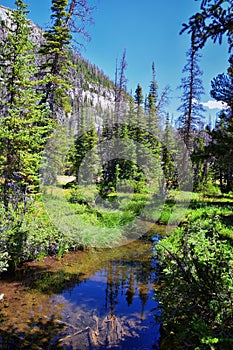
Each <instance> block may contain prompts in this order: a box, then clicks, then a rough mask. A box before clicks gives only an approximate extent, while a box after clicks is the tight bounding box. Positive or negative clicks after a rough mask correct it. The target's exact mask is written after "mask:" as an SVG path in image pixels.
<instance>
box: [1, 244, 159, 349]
mask: <svg viewBox="0 0 233 350" xmlns="http://www.w3.org/2000/svg"><path fill="white" fill-rule="evenodd" d="M152 248H153V247H152V244H151V243H148V242H143V241H139V242H133V243H131V244H130V245H128V246H124V247H121V248H118V249H111V250H110V249H109V250H105V251H90V252H87V253H84V254H82V257H81V258H80V254H69V255H68V256H66V257H64V258H63V259H61V260H60V261H58V262H56V264H54V266H53V268H51V267H50V268H47V267H46V268H43V269H41V270H40V269H37V268H35V267H34V270H35V271H34V272H33V273H31V272H30V273H29V274H26V277H25V278H24V280H23V287H24V290H23V291H22V292H20V293H19V294H17V298H18V301H17V303H14V302H13V299H14V298H11V301H12V302H11V303H10V302H8V303H9V305H8V307H7V308H6V309H5V310H7V312H5V316H4V326H2V327H0V328H1V333H0V335H1V337H0V341H1V343H0V344H1V345H0V348H1V349H3V350H4V349H7V350H8V349H43V350H46V349H77V350H84V349H101V350H102V349H130V350H131V349H138V350H139V349H140V350H143V349H152V348H154V349H155V348H156V344H157V342H158V339H159V325H158V324H156V323H155V321H154V318H153V314H154V312H152V311H151V310H152V309H153V308H156V306H157V304H156V302H155V301H154V300H153V288H152V284H153V282H154V279H155V270H154V267H155V265H156V262H155V261H154V257H153V250H152ZM55 265H56V266H55ZM20 282H21V283H22V281H20ZM9 286H10V283H8V285H7V287H8V288H9ZM11 287H12V281H11ZM6 294H7V293H6ZM12 295H14V294H13V292H12ZM9 297H10V296H9ZM0 308H1V305H0ZM3 309H4V306H3ZM14 309H16V310H17V315H18V316H17V317H15V315H16V314H14ZM32 310H33V313H32ZM38 310H39V311H38ZM3 314H4V312H3Z"/></svg>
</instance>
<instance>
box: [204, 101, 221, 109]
mask: <svg viewBox="0 0 233 350" xmlns="http://www.w3.org/2000/svg"><path fill="white" fill-rule="evenodd" d="M201 104H202V105H203V106H204V107H207V108H209V109H228V105H227V103H225V102H222V101H214V100H209V101H207V102H201Z"/></svg>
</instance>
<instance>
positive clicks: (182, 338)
mask: <svg viewBox="0 0 233 350" xmlns="http://www.w3.org/2000/svg"><path fill="white" fill-rule="evenodd" d="M218 226H219V219H218V217H217V216H216V215H211V216H209V218H208V220H206V218H199V219H198V220H196V222H195V223H193V222H192V223H190V224H189V223H188V224H186V225H185V226H184V227H183V228H182V229H177V230H176V231H175V232H174V233H173V234H172V235H171V236H170V237H167V238H166V239H163V240H162V241H161V242H160V243H159V244H158V245H157V253H158V258H159V262H160V265H161V267H162V272H161V277H160V281H161V288H160V289H158V291H157V292H156V293H157V298H159V300H160V303H161V308H162V320H163V322H164V324H163V331H164V332H165V334H167V335H170V336H169V339H170V340H169V341H171V338H172V346H171V347H169V345H168V344H167V345H166V346H167V347H166V349H173V348H175V349H187V348H192V349H195V347H196V349H210V348H211V349H221V350H222V349H229V344H230V342H233V339H232V334H233V314H232V309H233V274H232V266H233V251H232V246H231V243H230V241H228V240H226V239H224V238H223V237H222V235H221V234H220V233H219V232H218V230H217V227H218Z"/></svg>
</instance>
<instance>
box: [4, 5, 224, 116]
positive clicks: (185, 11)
mask: <svg viewBox="0 0 233 350" xmlns="http://www.w3.org/2000/svg"><path fill="white" fill-rule="evenodd" d="M25 2H26V3H27V4H28V5H29V10H30V11H31V12H30V14H29V17H30V18H31V19H32V20H33V21H34V22H36V23H37V24H39V25H40V26H42V27H43V26H44V25H45V24H46V22H48V21H49V16H50V11H49V8H50V5H51V1H49V0H40V1H36V0H25ZM91 2H92V3H93V4H95V5H96V10H95V11H94V13H93V19H94V22H95V24H93V25H92V26H90V27H89V28H88V31H89V33H90V35H91V37H92V40H91V41H90V42H87V43H86V44H85V47H86V48H85V50H82V52H81V53H82V55H83V56H84V57H85V58H87V59H88V60H89V61H90V62H92V63H95V64H96V65H97V66H99V67H100V68H101V69H103V71H104V72H105V73H106V74H107V75H108V76H109V77H110V78H111V79H114V72H115V65H116V58H118V60H120V59H121V56H122V52H123V50H124V48H125V49H126V52H127V55H126V59H127V63H128V67H127V71H126V75H127V78H128V90H129V91H130V90H131V89H132V91H133V92H134V91H135V88H136V86H137V83H140V84H141V85H142V87H143V92H144V94H146V93H148V88H149V84H150V80H151V64H152V62H153V61H154V62H155V68H156V78H157V82H158V86H159V91H160V92H162V90H163V88H164V87H165V86H166V85H170V87H171V89H172V93H171V102H170V106H169V107H168V110H169V112H170V113H174V116H175V117H177V112H176V109H177V107H178V105H179V99H178V97H179V96H180V95H181V91H180V90H177V89H176V88H177V86H178V85H180V80H181V76H182V73H181V72H182V69H183V66H184V65H185V63H186V56H185V52H186V51H187V50H188V49H189V42H190V39H189V36H188V35H187V34H183V35H179V31H180V30H181V28H182V23H184V22H187V20H188V18H189V17H190V16H191V15H192V14H194V13H195V12H197V11H198V10H199V5H200V1H195V0H177V1H175V0H144V1H142V0H96V1H95V0H91ZM0 3H1V4H2V5H5V6H9V7H12V6H13V4H14V0H2V1H0ZM228 56H229V55H228V48H227V45H226V42H223V44H222V45H221V46H219V45H218V44H212V43H211V42H209V43H208V44H207V45H206V47H205V48H204V49H203V50H202V59H201V62H200V67H201V69H202V70H203V72H204V75H203V78H202V79H203V85H204V88H205V92H206V95H205V96H203V102H208V101H209V100H211V97H210V96H209V90H210V81H211V79H212V78H213V77H215V76H216V75H217V74H219V73H222V72H224V71H226V69H227V66H228ZM216 112H217V110H216V109H211V110H209V109H207V112H206V115H207V117H208V115H209V113H211V115H212V116H214V115H215V113H216Z"/></svg>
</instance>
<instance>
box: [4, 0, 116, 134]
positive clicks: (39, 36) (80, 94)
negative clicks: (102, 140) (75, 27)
mask: <svg viewBox="0 0 233 350" xmlns="http://www.w3.org/2000/svg"><path fill="white" fill-rule="evenodd" d="M11 11H13V10H12V9H10V8H7V7H5V6H2V5H0V41H1V40H3V39H6V37H7V30H6V27H11V20H10V18H9V13H10V12H11ZM30 26H31V34H30V37H31V40H32V41H33V42H34V43H35V44H36V46H35V51H36V52H37V51H38V48H39V47H40V46H41V44H42V42H43V40H44V39H43V30H42V29H41V28H40V27H39V26H37V25H36V24H35V23H33V22H32V21H30ZM41 60H42V58H41V57H40V55H38V54H37V53H36V61H37V62H36V63H37V65H38V66H40V64H41ZM76 61H77V63H76V64H77V67H78V66H79V67H80V66H81V65H82V62H85V60H84V59H83V58H82V57H80V56H78V59H77V60H76ZM86 64H87V65H88V69H89V70H90V71H91V72H92V74H93V72H95V73H94V74H96V77H97V78H96V81H98V83H94V82H93V76H92V79H91V80H92V81H88V80H87V77H86V76H85V73H83V72H82V73H76V74H75V77H73V74H71V77H72V79H73V85H74V87H73V88H72V89H70V91H69V95H70V97H71V99H72V101H73V102H72V104H73V105H74V106H75V105H76V106H77V105H78V110H80V109H81V107H83V106H84V107H92V108H93V107H94V108H95V109H96V110H98V111H100V110H101V111H105V110H106V109H107V110H112V109H113V107H114V100H115V96H114V89H113V88H112V86H113V83H112V82H111V81H110V79H109V80H108V78H107V77H106V76H105V75H104V73H103V72H102V71H101V70H100V69H99V68H98V67H96V66H94V65H92V64H90V63H89V62H86ZM77 71H78V69H77ZM89 75H90V74H87V76H89ZM100 76H102V79H99V77H100ZM106 79H107V81H109V84H107V85H109V87H106V84H105V86H104V83H101V81H105V82H106ZM99 80H100V81H99ZM77 114H78V112H77V110H76V111H73V113H72V114H71V115H69V116H68V117H69V118H70V119H71V120H77V118H78V117H77ZM61 119H64V116H61ZM95 123H97V124H98V126H99V127H101V123H102V121H101V118H97V119H96V121H95ZM74 124H76V122H75V123H74ZM75 128H76V127H75Z"/></svg>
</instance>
